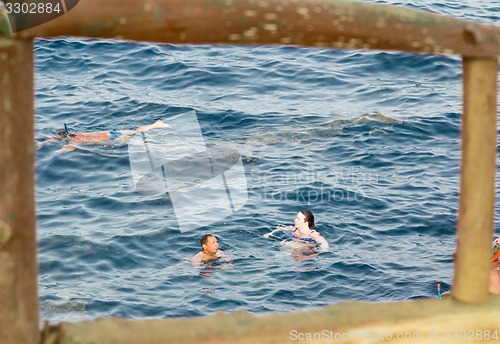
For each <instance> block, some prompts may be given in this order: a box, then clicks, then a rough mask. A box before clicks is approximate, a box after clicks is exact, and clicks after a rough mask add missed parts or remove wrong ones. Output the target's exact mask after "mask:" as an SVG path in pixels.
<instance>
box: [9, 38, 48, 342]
mask: <svg viewBox="0 0 500 344" xmlns="http://www.w3.org/2000/svg"><path fill="white" fill-rule="evenodd" d="M33 62H34V61H33V42H32V41H31V40H28V41H21V40H16V41H13V40H8V39H0V238H1V240H0V266H1V269H0V270H1V271H0V273H1V275H0V298H1V299H0V338H1V341H2V344H20V343H23V344H24V343H28V344H35V343H38V338H39V331H38V325H39V324H38V292H37V289H38V288H37V286H38V279H37V278H38V276H37V275H38V266H37V259H36V254H37V250H36V233H35V222H36V221H35V219H36V218H35V159H34V140H33V137H34V136H33V135H34V111H33V110H34V107H33V101H34V98H33V94H34V93H33V92H34V88H33V69H34V68H33Z"/></svg>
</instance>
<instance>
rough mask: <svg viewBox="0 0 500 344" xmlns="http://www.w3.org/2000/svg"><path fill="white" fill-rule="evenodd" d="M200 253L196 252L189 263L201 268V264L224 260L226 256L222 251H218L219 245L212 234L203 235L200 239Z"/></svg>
mask: <svg viewBox="0 0 500 344" xmlns="http://www.w3.org/2000/svg"><path fill="white" fill-rule="evenodd" d="M200 246H201V249H202V250H201V252H198V253H197V254H196V255H195V256H194V257H193V258H191V263H192V264H193V265H194V266H201V264H206V263H211V262H215V261H217V260H219V259H220V258H226V260H228V256H227V255H226V253H224V251H222V250H219V243H218V241H217V238H216V237H215V236H214V235H212V234H205V235H204V236H202V237H201V239H200Z"/></svg>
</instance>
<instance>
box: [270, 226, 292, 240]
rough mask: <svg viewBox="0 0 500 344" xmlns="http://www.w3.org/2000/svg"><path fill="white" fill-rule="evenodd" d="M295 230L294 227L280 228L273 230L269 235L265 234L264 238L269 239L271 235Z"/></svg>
mask: <svg viewBox="0 0 500 344" xmlns="http://www.w3.org/2000/svg"><path fill="white" fill-rule="evenodd" d="M294 229H295V227H294V226H278V227H276V229H274V230H272V231H271V232H269V233H266V234H264V235H263V236H264V238H269V237H270V236H271V235H273V234H274V233H276V232H280V231H293V230H294Z"/></svg>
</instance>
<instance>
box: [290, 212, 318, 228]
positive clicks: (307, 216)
mask: <svg viewBox="0 0 500 344" xmlns="http://www.w3.org/2000/svg"><path fill="white" fill-rule="evenodd" d="M295 228H299V229H302V228H303V229H315V228H316V225H315V224H314V215H313V213H311V212H310V211H309V210H301V211H300V212H299V213H298V214H297V217H296V218H295Z"/></svg>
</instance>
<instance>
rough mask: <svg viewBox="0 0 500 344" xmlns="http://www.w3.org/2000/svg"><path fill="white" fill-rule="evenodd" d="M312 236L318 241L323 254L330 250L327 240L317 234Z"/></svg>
mask: <svg viewBox="0 0 500 344" xmlns="http://www.w3.org/2000/svg"><path fill="white" fill-rule="evenodd" d="M311 236H312V238H313V239H314V240H315V241H316V243H317V244H318V245H319V248H320V249H321V252H327V251H329V250H330V245H329V244H328V241H326V239H325V238H324V237H323V236H321V235H320V234H318V233H317V232H316V233H314V235H311Z"/></svg>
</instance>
